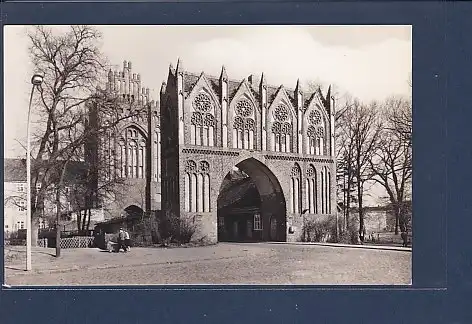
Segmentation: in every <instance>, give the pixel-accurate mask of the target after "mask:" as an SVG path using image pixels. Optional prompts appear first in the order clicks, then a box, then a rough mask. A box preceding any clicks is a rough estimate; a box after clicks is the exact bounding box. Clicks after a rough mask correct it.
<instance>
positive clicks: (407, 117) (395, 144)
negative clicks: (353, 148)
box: [369, 97, 413, 234]
mask: <svg viewBox="0 0 472 324" xmlns="http://www.w3.org/2000/svg"><path fill="white" fill-rule="evenodd" d="M382 118H383V124H384V127H383V129H382V130H381V131H380V133H379V141H378V142H377V148H376V150H375V154H374V156H373V158H372V160H370V161H369V164H370V168H371V170H372V173H373V175H374V177H373V180H374V181H376V182H377V183H379V184H380V185H382V186H383V187H384V188H385V190H386V191H387V194H388V197H389V200H390V204H391V206H392V208H393V212H394V215H395V234H398V228H399V227H400V230H401V231H402V232H404V231H405V230H406V226H407V223H408V210H409V205H408V199H407V198H408V194H409V191H410V190H411V178H412V166H413V165H412V147H411V134H412V109H411V102H410V100H408V99H404V98H396V97H392V98H389V99H387V100H386V101H385V103H384V109H383V115H382Z"/></svg>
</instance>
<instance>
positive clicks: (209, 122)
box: [203, 114, 216, 127]
mask: <svg viewBox="0 0 472 324" xmlns="http://www.w3.org/2000/svg"><path fill="white" fill-rule="evenodd" d="M203 124H204V125H205V126H207V127H214V126H215V124H216V122H215V116H213V115H212V114H205V119H204V120H203Z"/></svg>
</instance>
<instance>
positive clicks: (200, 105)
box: [190, 93, 216, 146]
mask: <svg viewBox="0 0 472 324" xmlns="http://www.w3.org/2000/svg"><path fill="white" fill-rule="evenodd" d="M192 106H193V112H192V115H191V118H190V124H191V125H190V128H191V129H190V144H192V145H202V146H215V131H216V119H215V115H214V106H213V104H212V101H211V98H210V96H208V95H207V94H206V93H200V94H198V95H197V96H196V97H195V99H194V100H193V103H192Z"/></svg>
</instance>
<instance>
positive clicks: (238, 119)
mask: <svg viewBox="0 0 472 324" xmlns="http://www.w3.org/2000/svg"><path fill="white" fill-rule="evenodd" d="M254 117H255V116H254V106H253V105H252V103H251V102H250V101H249V100H247V99H241V100H240V101H238V103H237V104H236V108H235V117H234V120H233V147H234V148H240V149H250V150H252V149H254V138H255V130H256V123H255V121H254Z"/></svg>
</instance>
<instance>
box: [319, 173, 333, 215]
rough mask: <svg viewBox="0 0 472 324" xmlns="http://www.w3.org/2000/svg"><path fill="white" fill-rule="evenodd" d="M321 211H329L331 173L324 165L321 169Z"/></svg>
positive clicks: (324, 212)
mask: <svg viewBox="0 0 472 324" xmlns="http://www.w3.org/2000/svg"><path fill="white" fill-rule="evenodd" d="M321 212H322V213H323V214H329V213H331V173H330V171H329V169H328V167H326V166H324V167H323V168H322V170H321Z"/></svg>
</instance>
